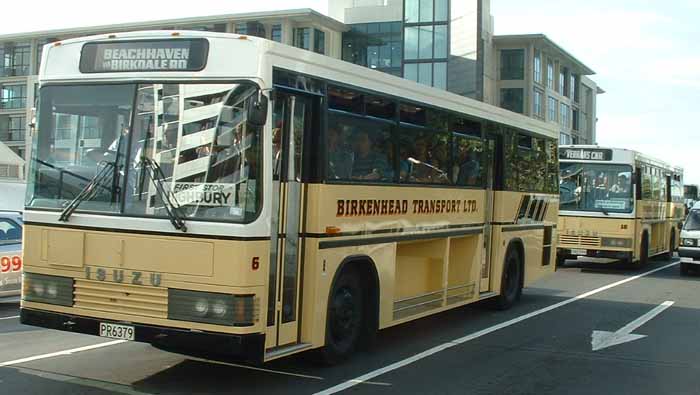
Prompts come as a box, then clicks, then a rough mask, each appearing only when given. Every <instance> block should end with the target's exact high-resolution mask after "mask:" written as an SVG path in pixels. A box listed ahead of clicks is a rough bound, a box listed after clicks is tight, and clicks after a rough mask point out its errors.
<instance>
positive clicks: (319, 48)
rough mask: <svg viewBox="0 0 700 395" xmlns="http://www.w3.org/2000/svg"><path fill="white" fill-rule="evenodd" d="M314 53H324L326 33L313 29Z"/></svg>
mask: <svg viewBox="0 0 700 395" xmlns="http://www.w3.org/2000/svg"><path fill="white" fill-rule="evenodd" d="M314 52H316V53H320V54H325V53H326V33H325V32H323V31H322V30H318V29H314Z"/></svg>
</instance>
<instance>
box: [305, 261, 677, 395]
mask: <svg viewBox="0 0 700 395" xmlns="http://www.w3.org/2000/svg"><path fill="white" fill-rule="evenodd" d="M676 265H678V261H676V262H673V263H670V264H668V265H665V266H661V267H658V268H656V269H653V270H650V271H648V272H644V273H641V274H638V275H635V276H632V277H628V278H626V279H624V280H620V281H617V282H614V283H612V284H608V285H605V286H602V287H600V288H596V289H594V290H591V291H588V292H584V293H582V294H580V295H577V296H574V297H573V298H570V299H566V300H563V301H561V302H559V303H555V304H553V305H551V306H547V307H544V308H541V309H539V310H535V311H533V312H530V313H527V314H524V315H521V316H519V317H516V318H513V319H510V320H508V321H504V322H502V323H500V324H497V325H494V326H491V327H488V328H486V329H482V330H480V331H477V332H474V333H471V334H469V335H466V336H463V337H460V338H457V339H454V340H452V341H449V342H447V343H444V344H440V345H438V346H435V347H433V348H430V349H428V350H425V351H423V352H421V353H418V354H416V355H413V356H411V357H408V358H406V359H402V360H400V361H397V362H394V363H392V364H391V365H388V366H385V367H383V368H379V369H377V370H373V371H371V372H369V373H366V374H363V375H362V376H359V377H356V378H354V379H351V380H348V381H345V382H343V383H340V384H338V385H336V386H333V387H330V388H328V389H325V390H323V391H320V392H316V394H315V395H331V394H335V393H337V392H340V391H343V390H346V389H348V388H351V387H354V386H356V385H358V384H361V383H364V382H366V381H369V380H372V379H373V378H375V377H378V376H381V375H383V374H386V373H389V372H391V371H394V370H397V369H400V368H402V367H404V366H406V365H410V364H412V363H414V362H417V361H420V360H421V359H424V358H427V357H429V356H431V355H434V354H437V353H439V352H441V351H445V350H447V349H449V348H452V347H454V346H458V345H460V344H464V343H466V342H469V341H472V340H474V339H478V338H480V337H482V336H485V335H488V334H490V333H493V332H496V331H498V330H501V329H503V328H507V327H509V326H512V325H515V324H517V323H520V322H522V321H525V320H528V319H530V318H533V317H537V316H539V315H542V314H544V313H547V312H550V311H552V310H555V309H558V308H560V307H564V306H566V305H569V304H571V303H574V302H576V301H578V300H581V299H585V298H588V297H590V296H593V295H595V294H598V293H600V292H603V291H607V290H609V289H611V288H615V287H617V286H620V285H622V284H626V283H628V282H630V281H635V280H638V279H640V278H642V277H646V276H648V275H650V274H653V273H656V272H659V271H661V270H665V269H668V268H669V267H673V266H676Z"/></svg>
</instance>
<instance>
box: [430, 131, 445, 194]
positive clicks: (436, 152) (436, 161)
mask: <svg viewBox="0 0 700 395" xmlns="http://www.w3.org/2000/svg"><path fill="white" fill-rule="evenodd" d="M430 154H431V155H430V157H431V160H430V164H431V165H433V166H435V167H436V168H437V169H438V170H439V171H438V173H437V174H436V175H437V177H433V178H434V179H433V182H438V183H441V184H448V183H449V181H450V180H449V179H448V177H447V168H448V167H449V163H450V160H449V154H448V149H447V144H445V143H444V142H442V141H441V142H438V143H437V144H435V145H434V146H433V148H432V149H431V150H430Z"/></svg>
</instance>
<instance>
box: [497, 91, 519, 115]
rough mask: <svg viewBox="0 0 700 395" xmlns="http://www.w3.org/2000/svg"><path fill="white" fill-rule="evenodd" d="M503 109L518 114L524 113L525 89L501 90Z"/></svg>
mask: <svg viewBox="0 0 700 395" xmlns="http://www.w3.org/2000/svg"><path fill="white" fill-rule="evenodd" d="M501 107H502V108H505V109H507V110H510V111H514V112H517V113H520V114H522V113H523V89H522V88H505V89H501Z"/></svg>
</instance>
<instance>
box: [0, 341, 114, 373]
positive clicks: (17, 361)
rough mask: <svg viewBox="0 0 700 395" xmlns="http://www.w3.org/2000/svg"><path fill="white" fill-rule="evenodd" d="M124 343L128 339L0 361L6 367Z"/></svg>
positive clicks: (0, 366) (1, 365)
mask: <svg viewBox="0 0 700 395" xmlns="http://www.w3.org/2000/svg"><path fill="white" fill-rule="evenodd" d="M122 343H126V340H114V341H111V342H106V343H98V344H93V345H91V346H84V347H78V348H71V349H69V350H63V351H56V352H52V353H49V354H42V355H35V356H33V357H26V358H20V359H15V360H13V361H7V362H0V368H2V367H5V366H12V365H18V364H21V363H26V362H33V361H38V360H40V359H46V358H53V357H59V356H64V355H71V354H76V353H79V352H83V351H90V350H95V349H98V348H103V347H109V346H115V345H117V344H122Z"/></svg>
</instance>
